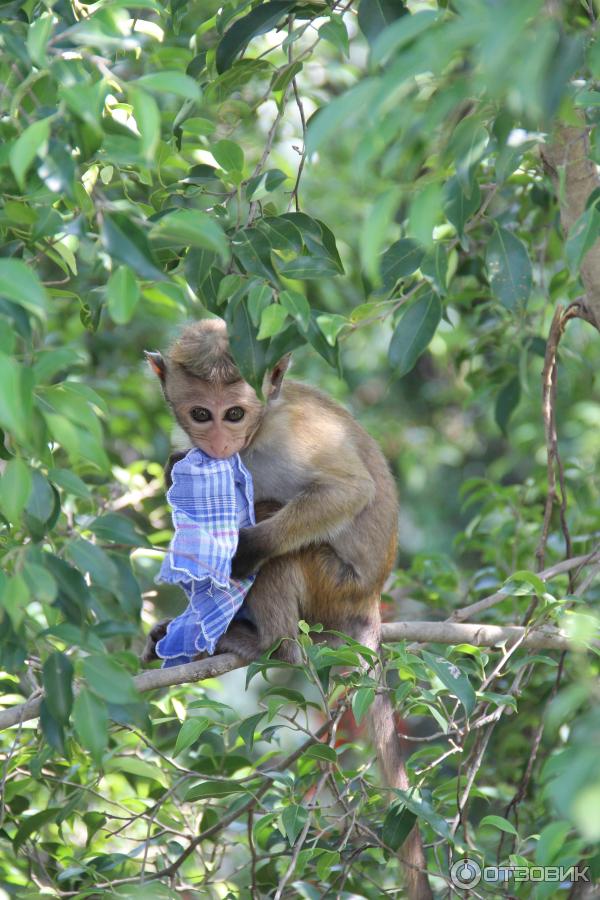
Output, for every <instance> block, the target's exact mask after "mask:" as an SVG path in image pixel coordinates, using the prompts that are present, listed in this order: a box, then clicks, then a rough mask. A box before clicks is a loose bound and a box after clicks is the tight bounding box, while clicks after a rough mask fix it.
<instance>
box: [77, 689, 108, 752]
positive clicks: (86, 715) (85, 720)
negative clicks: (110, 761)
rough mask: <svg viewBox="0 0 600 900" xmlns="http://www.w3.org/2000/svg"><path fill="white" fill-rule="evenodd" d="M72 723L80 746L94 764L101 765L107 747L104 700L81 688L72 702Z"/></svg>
mask: <svg viewBox="0 0 600 900" xmlns="http://www.w3.org/2000/svg"><path fill="white" fill-rule="evenodd" d="M73 724H74V726H75V731H76V733H77V737H78V738H79V740H80V742H81V746H82V747H83V748H84V749H85V750H87V751H88V752H89V753H90V754H91V756H92V759H93V760H94V762H95V763H96V765H98V766H99V765H101V764H102V757H103V754H104V751H105V750H106V748H107V747H108V713H107V710H106V703H105V702H104V700H101V699H100V698H99V697H97V696H96V695H95V694H93V693H92V692H91V691H89V690H87V688H82V689H81V690H80V691H79V693H78V694H77V696H76V697H75V703H74V704H73Z"/></svg>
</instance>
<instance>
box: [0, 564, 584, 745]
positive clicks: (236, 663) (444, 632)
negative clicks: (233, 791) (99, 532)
mask: <svg viewBox="0 0 600 900" xmlns="http://www.w3.org/2000/svg"><path fill="white" fill-rule="evenodd" d="M596 558H597V557H594V559H596ZM590 561H591V560H590V557H589V556H587V557H586V556H580V557H574V558H573V559H572V560H565V562H563V563H558V564H557V565H556V566H553V567H552V569H548V570H546V572H542V573H540V574H541V577H544V576H545V577H547V578H549V577H553V576H554V575H556V574H560V573H561V572H565V571H568V569H569V568H575V567H576V566H580V565H582V564H585V563H586V562H590ZM567 563H570V564H571V565H570V566H567ZM559 569H560V571H557V570H559ZM548 573H551V574H548ZM507 596H508V595H507V594H503V593H500V592H499V593H497V594H493V595H492V597H491V598H485V600H490V599H494V601H495V602H499V601H500V600H504V599H506V597H507ZM485 600H480V601H479V603H484V602H485ZM476 605H477V604H472V606H476ZM489 605H492V604H491V603H490V604H489ZM482 608H484V609H486V608H487V607H485V606H484V607H482ZM458 612H460V610H459V611H458ZM381 637H382V640H383V641H384V642H386V641H405V640H406V641H416V642H417V643H420V644H427V643H434V644H447V645H454V644H473V645H474V646H476V647H496V646H498V645H500V644H503V643H508V644H513V643H514V642H515V641H521V642H522V645H523V646H524V647H527V648H528V649H532V650H569V649H570V644H569V641H568V639H567V637H566V635H565V634H564V633H562V632H560V631H559V630H558V629H556V628H549V627H545V628H539V629H530V630H527V629H525V628H522V627H521V626H518V625H504V626H499V625H478V624H473V623H468V624H467V623H464V624H458V623H456V622H452V621H445V622H387V623H384V624H383V625H382V627H381ZM593 646H594V647H598V648H600V641H594V642H593ZM245 665H246V661H245V660H243V659H242V658H241V657H239V656H235V655H234V654H233V653H222V654H219V655H218V656H213V657H211V658H210V659H202V660H198V661H197V662H191V663H187V664H186V665H184V666H173V667H172V668H169V669H150V670H148V671H147V672H142V673H141V674H140V675H136V676H135V677H134V679H133V681H134V684H135V686H136V688H137V689H138V691H139V692H140V693H146V692H148V691H155V690H157V689H158V688H164V687H172V686H173V685H176V684H191V683H194V682H197V681H203V680H204V679H206V678H216V677H218V676H219V675H224V674H225V673H226V672H231V671H233V669H240V668H242V667H243V666H245ZM42 697H43V695H42V694H40V695H38V696H36V697H32V698H30V699H29V700H27V701H26V702H25V703H21V704H19V705H18V706H13V707H10V708H9V709H5V710H1V711H0V730H2V729H4V728H10V727H11V726H12V725H19V724H22V723H23V722H27V721H29V720H30V719H36V718H37V717H38V716H39V711H40V704H41V702H42Z"/></svg>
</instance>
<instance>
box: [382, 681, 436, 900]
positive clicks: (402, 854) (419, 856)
mask: <svg viewBox="0 0 600 900" xmlns="http://www.w3.org/2000/svg"><path fill="white" fill-rule="evenodd" d="M368 722H369V730H370V732H371V740H372V741H373V745H374V747H375V750H376V752H377V758H378V760H379V765H380V766H381V769H382V772H383V776H384V778H385V780H386V782H387V784H388V785H389V786H390V787H394V788H399V789H400V790H402V791H407V790H408V787H409V784H408V776H407V774H406V766H405V764H404V759H403V756H402V747H401V744H400V738H399V737H398V734H397V732H396V727H395V725H394V707H393V706H392V703H391V701H390V698H389V696H388V695H387V694H377V696H376V697H375V700H374V701H373V703H372V705H371V708H370V710H369V718H368ZM398 855H399V858H400V862H401V863H402V864H403V869H404V878H405V880H406V894H407V897H408V898H409V900H433V894H432V892H431V888H430V886H429V879H428V878H427V861H426V859H425V852H424V850H423V842H422V840H421V833H420V832H419V829H418V827H417V826H416V825H415V827H414V828H413V829H412V831H411V832H410V834H409V835H408V837H407V838H406V840H405V841H404V843H403V844H402V847H401V848H400V851H399V854H398Z"/></svg>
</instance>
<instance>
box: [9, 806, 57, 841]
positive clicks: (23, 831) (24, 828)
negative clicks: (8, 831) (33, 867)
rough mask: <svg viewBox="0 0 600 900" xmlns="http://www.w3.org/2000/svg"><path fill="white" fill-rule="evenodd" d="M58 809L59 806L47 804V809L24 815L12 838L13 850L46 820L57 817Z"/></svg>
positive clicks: (52, 819)
mask: <svg viewBox="0 0 600 900" xmlns="http://www.w3.org/2000/svg"><path fill="white" fill-rule="evenodd" d="M60 811H61V807H60V806H49V807H48V808H47V809H42V810H40V812H37V813H34V814H33V815H32V816H27V817H25V818H24V819H23V821H22V822H21V824H20V825H19V828H18V830H17V833H16V834H15V836H14V838H13V847H14V849H15V851H16V850H18V849H19V847H21V846H22V845H23V844H24V843H25V841H26V840H27V838H29V837H30V836H31V835H32V834H33V833H34V832H36V831H39V830H40V829H41V828H42V826H44V825H46V823H47V822H52V821H54V820H55V819H56V818H58V816H59V814H60Z"/></svg>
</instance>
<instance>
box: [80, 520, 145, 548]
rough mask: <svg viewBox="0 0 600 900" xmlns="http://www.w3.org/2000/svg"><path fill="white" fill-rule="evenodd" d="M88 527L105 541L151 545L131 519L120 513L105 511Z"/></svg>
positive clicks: (140, 545) (129, 544)
mask: <svg viewBox="0 0 600 900" xmlns="http://www.w3.org/2000/svg"><path fill="white" fill-rule="evenodd" d="M88 528H89V529H90V531H93V532H94V534H95V535H96V536H97V537H99V538H100V539H101V540H103V541H114V542H115V543H117V544H125V545H126V546H128V547H148V546H149V544H148V541H147V540H146V538H145V537H144V535H143V534H140V532H139V531H136V529H135V526H134V524H133V522H132V521H131V519H128V518H127V516H122V515H120V514H119V513H105V514H104V515H103V516H99V517H98V518H97V519H94V521H93V522H91V524H90V525H89V526H88Z"/></svg>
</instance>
